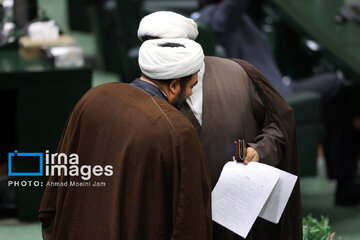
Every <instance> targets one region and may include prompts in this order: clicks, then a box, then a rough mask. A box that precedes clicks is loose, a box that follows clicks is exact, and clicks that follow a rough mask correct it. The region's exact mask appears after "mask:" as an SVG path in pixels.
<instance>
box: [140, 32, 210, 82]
mask: <svg viewBox="0 0 360 240" xmlns="http://www.w3.org/2000/svg"><path fill="white" fill-rule="evenodd" d="M169 43H170V44H171V43H174V44H180V45H181V46H177V47H170V46H164V44H169ZM138 60H139V66H140V69H141V71H142V73H143V74H145V75H146V76H148V77H150V78H152V79H155V80H167V79H175V78H181V77H185V76H190V75H192V74H194V73H196V72H198V71H199V70H200V68H201V66H202V64H203V61H204V53H203V50H202V48H201V46H200V44H198V43H197V42H195V41H193V40H189V39H185V38H173V39H154V40H148V41H145V42H144V43H143V44H142V45H141V47H140V49H139V59H138Z"/></svg>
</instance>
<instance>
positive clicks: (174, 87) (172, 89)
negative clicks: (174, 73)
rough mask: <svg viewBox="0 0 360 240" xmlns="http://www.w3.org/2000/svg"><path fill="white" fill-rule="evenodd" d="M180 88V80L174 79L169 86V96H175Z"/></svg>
mask: <svg viewBox="0 0 360 240" xmlns="http://www.w3.org/2000/svg"><path fill="white" fill-rule="evenodd" d="M179 87H180V78H175V79H174V80H172V81H171V82H170V84H169V91H170V93H171V94H176V93H177V91H178V88H179Z"/></svg>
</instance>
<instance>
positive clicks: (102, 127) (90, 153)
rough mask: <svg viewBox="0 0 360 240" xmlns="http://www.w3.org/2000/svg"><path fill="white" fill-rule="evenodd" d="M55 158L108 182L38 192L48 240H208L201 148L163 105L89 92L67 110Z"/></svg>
mask: <svg viewBox="0 0 360 240" xmlns="http://www.w3.org/2000/svg"><path fill="white" fill-rule="evenodd" d="M58 151H59V152H63V153H66V154H70V153H77V154H78V155H79V162H80V165H91V166H95V165H101V166H105V165H112V166H113V175H112V176H104V175H102V176H94V175H93V176H92V178H91V179H90V181H91V182H94V181H97V182H104V183H105V184H106V186H102V187H92V186H87V187H75V186H68V187H62V186H58V187H50V186H47V187H46V189H45V193H44V196H43V199H42V202H41V206H40V211H39V217H40V219H41V220H42V222H43V227H44V234H45V236H50V235H51V240H55V239H61V240H64V239H101V240H103V239H122V240H126V239H129V240H134V239H139V240H140V239H141V240H144V239H160V240H161V239H164V240H165V239H167V240H168V239H206V240H208V239H211V235H212V228H211V213H210V210H211V201H210V193H211V186H210V180H209V176H208V172H207V165H206V161H205V158H204V153H203V150H202V147H201V142H200V140H199V138H198V136H197V133H196V130H195V129H194V127H193V126H192V125H191V123H190V122H189V121H188V120H187V119H186V118H185V117H184V116H183V115H182V114H181V113H180V112H179V111H178V110H176V109H175V108H174V107H173V106H171V105H170V104H169V103H167V102H165V101H164V100H162V99H160V98H158V97H151V96H150V95H148V94H147V93H145V92H144V91H142V90H140V89H138V88H136V87H134V86H131V85H129V84H122V83H112V84H104V85H101V86H98V87H96V88H93V89H91V90H90V91H88V92H87V93H86V94H85V95H84V96H83V97H82V99H81V100H80V101H79V102H78V104H77V105H76V107H75V109H74V110H73V112H72V114H71V116H70V118H69V120H68V122H67V125H66V128H65V130H64V133H63V136H62V139H61V141H60V145H59V150H58ZM49 181H50V182H68V183H70V181H77V182H83V180H82V179H81V178H80V177H73V176H60V177H56V176H54V177H50V179H49ZM51 227H52V230H51Z"/></svg>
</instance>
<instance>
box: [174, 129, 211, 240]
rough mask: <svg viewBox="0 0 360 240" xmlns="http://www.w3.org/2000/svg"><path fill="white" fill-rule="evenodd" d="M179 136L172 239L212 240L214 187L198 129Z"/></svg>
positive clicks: (183, 132)
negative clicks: (178, 173)
mask: <svg viewBox="0 0 360 240" xmlns="http://www.w3.org/2000/svg"><path fill="white" fill-rule="evenodd" d="M179 135H180V136H179V143H178V144H179V145H178V154H179V158H180V176H179V180H178V181H179V189H178V194H176V193H175V194H174V196H175V199H174V204H175V208H174V226H173V231H172V236H171V239H172V240H178V239H197V240H202V239H204V240H205V239H212V220H211V184H210V181H209V180H208V179H209V174H208V170H207V165H206V161H205V154H204V152H203V150H202V146H201V143H200V140H199V138H198V136H197V133H196V131H195V130H193V129H189V130H185V131H182V132H181V133H180V134H179ZM174 191H177V190H176V189H174Z"/></svg>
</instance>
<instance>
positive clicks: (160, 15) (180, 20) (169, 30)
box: [138, 11, 199, 41]
mask: <svg viewBox="0 0 360 240" xmlns="http://www.w3.org/2000/svg"><path fill="white" fill-rule="evenodd" d="M198 34H199V32H198V28H197V25H196V23H195V21H194V20H192V19H191V18H187V17H184V16H182V15H180V14H177V13H174V12H170V11H159V12H154V13H151V14H149V15H147V16H145V17H144V18H143V19H142V20H141V22H140V24H139V29H138V37H139V39H140V41H143V39H142V38H143V37H145V36H152V37H156V38H188V39H191V40H195V39H196V37H197V35H198Z"/></svg>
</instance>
